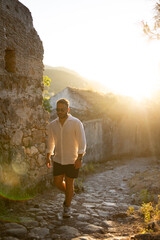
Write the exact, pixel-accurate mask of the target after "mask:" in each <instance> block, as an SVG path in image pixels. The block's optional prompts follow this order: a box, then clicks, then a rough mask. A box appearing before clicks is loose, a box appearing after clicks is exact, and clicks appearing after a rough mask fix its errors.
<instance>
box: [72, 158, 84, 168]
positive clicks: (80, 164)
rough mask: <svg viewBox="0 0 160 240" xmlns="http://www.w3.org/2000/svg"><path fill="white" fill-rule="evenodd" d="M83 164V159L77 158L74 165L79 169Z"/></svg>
mask: <svg viewBox="0 0 160 240" xmlns="http://www.w3.org/2000/svg"><path fill="white" fill-rule="evenodd" d="M81 166H82V161H81V160H79V159H78V158H77V160H76V161H75V164H74V167H75V169H78V168H80V167H81Z"/></svg>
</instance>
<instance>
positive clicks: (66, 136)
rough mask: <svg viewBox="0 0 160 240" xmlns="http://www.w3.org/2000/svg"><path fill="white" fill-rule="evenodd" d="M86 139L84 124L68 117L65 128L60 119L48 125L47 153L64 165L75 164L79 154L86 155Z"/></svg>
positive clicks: (70, 116)
mask: <svg viewBox="0 0 160 240" xmlns="http://www.w3.org/2000/svg"><path fill="white" fill-rule="evenodd" d="M85 150H86V137H85V132H84V128H83V124H82V122H81V121H80V120H79V119H77V118H75V117H73V116H72V115H68V118H67V119H66V120H65V122H64V124H63V126H62V125H61V123H60V121H59V118H56V119H55V120H54V121H52V122H51V123H50V124H49V125H48V140H47V153H51V154H53V151H54V161H55V162H57V163H60V164H62V165H66V164H74V162H75V160H76V159H77V157H78V154H85Z"/></svg>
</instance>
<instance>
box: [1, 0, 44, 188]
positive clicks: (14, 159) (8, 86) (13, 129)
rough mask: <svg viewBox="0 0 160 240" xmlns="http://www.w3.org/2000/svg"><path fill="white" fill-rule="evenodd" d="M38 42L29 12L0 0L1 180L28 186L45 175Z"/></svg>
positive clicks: (13, 2)
mask: <svg viewBox="0 0 160 240" xmlns="http://www.w3.org/2000/svg"><path fill="white" fill-rule="evenodd" d="M42 60H43V46H42V42H41V40H40V38H39V36H38V34H37V32H36V30H35V29H34V27H33V20H32V16H31V13H30V11H29V10H28V9H27V8H26V7H25V6H24V5H23V4H21V3H20V2H19V1H18V0H0V109H1V113H0V182H1V184H5V185H9V186H19V185H24V186H26V185H27V186H28V185H33V183H38V182H39V181H41V180H42V179H43V178H45V176H46V174H47V169H46V166H45V138H46V130H45V128H46V122H47V120H48V113H47V112H46V111H45V110H44V109H43V107H42V91H43V85H42V80H43V62H42Z"/></svg>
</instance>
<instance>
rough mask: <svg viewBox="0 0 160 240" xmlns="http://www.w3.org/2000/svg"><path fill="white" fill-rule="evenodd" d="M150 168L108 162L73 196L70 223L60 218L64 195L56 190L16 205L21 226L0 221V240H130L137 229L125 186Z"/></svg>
mask: <svg viewBox="0 0 160 240" xmlns="http://www.w3.org/2000/svg"><path fill="white" fill-rule="evenodd" d="M149 167H150V165H149V162H148V161H147V160H145V159H134V160H128V161H126V160H125V161H124V160H123V161H110V162H108V163H107V164H105V165H104V168H103V171H102V172H98V173H96V174H93V175H90V176H88V177H87V178H86V180H85V182H84V189H85V191H84V192H82V193H80V194H76V195H75V196H74V199H73V202H72V217H71V218H69V219H62V218H61V217H60V216H59V213H60V212H61V211H62V204H63V201H64V195H63V194H62V193H61V192H59V191H58V190H56V189H55V188H53V190H51V191H50V192H47V193H46V194H43V195H41V196H40V197H37V198H35V199H33V200H29V202H28V203H18V205H17V210H16V214H17V215H18V216H19V220H20V222H3V221H1V222H0V240H17V239H30V240H34V239H45V240H51V239H57V240H58V239H61V240H69V239H72V240H94V239H107V240H110V239H112V240H129V239H131V236H132V235H134V234H135V233H136V228H135V227H134V226H135V222H134V221H133V220H131V219H130V217H128V216H127V214H126V211H127V209H128V207H129V206H131V196H130V194H129V189H128V185H127V182H128V180H129V179H130V178H131V177H132V176H133V175H134V174H135V173H137V172H140V171H144V170H145V169H147V168H149ZM134 207H135V208H138V206H134ZM10 211H11V212H12V214H13V209H10ZM14 211H15V210H14Z"/></svg>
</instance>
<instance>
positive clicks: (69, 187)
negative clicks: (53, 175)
mask: <svg viewBox="0 0 160 240" xmlns="http://www.w3.org/2000/svg"><path fill="white" fill-rule="evenodd" d="M65 182H66V191H65V195H66V199H65V205H66V207H70V205H71V201H72V198H73V193H74V178H69V177H65Z"/></svg>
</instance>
